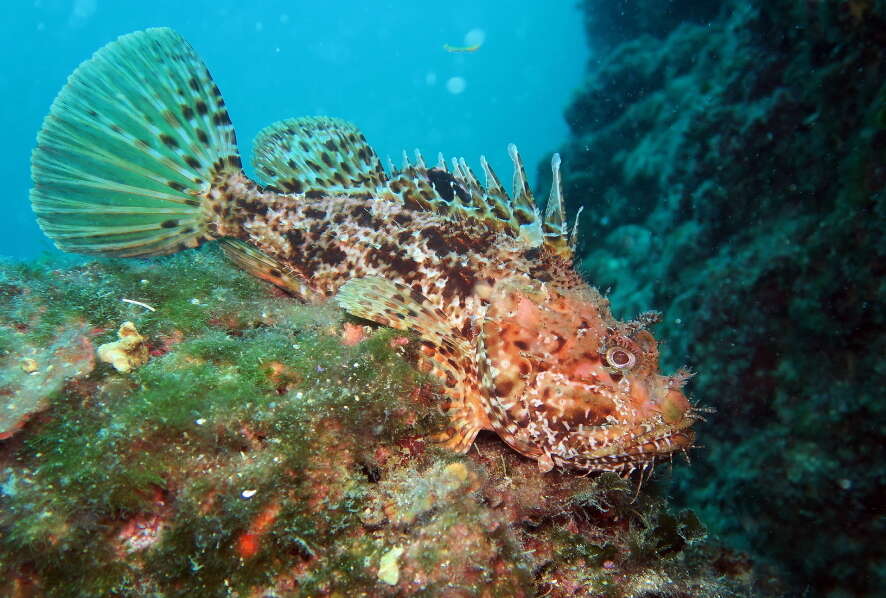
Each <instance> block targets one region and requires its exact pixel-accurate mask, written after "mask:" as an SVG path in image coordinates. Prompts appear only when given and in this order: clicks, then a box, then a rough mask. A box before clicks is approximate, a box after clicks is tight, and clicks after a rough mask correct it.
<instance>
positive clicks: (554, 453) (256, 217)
mask: <svg viewBox="0 0 886 598" xmlns="http://www.w3.org/2000/svg"><path fill="white" fill-rule="evenodd" d="M214 190H215V191H216V193H217V195H218V200H217V201H215V202H211V203H210V204H209V205H215V206H217V207H216V208H215V212H216V213H215V215H214V217H213V219H212V220H211V222H212V223H213V224H212V227H211V230H209V231H208V233H209V235H211V236H227V237H235V238H239V239H242V240H244V241H247V242H249V243H250V244H252V245H254V246H255V247H257V248H258V249H260V250H261V251H262V252H264V253H265V254H267V255H269V256H271V257H272V258H274V259H275V260H277V261H279V263H281V264H283V265H285V267H286V269H287V271H288V273H289V274H290V275H292V276H296V277H299V278H301V279H303V283H304V287H305V289H306V291H305V292H303V293H300V294H301V296H302V297H301V298H302V299H304V300H307V301H321V300H323V299H324V298H327V297H333V296H334V295H335V294H336V293H337V292H338V290H339V289H340V288H341V286H342V285H343V284H345V283H346V282H347V281H349V280H352V279H359V278H364V277H378V278H383V279H386V280H388V281H391V282H393V283H396V284H398V285H402V286H403V288H404V289H405V290H406V292H407V293H409V292H411V295H412V296H414V297H415V298H417V299H418V300H419V301H421V302H423V303H424V304H425V306H430V307H432V308H434V310H436V312H437V313H436V314H434V315H433V316H432V317H434V318H436V319H437V320H438V325H439V326H442V327H443V333H444V334H448V335H450V336H451V337H452V338H453V339H458V343H457V348H456V349H453V350H452V351H451V352H449V353H446V352H445V351H444V352H443V353H441V347H440V343H437V342H431V339H429V338H428V337H429V335H422V336H423V338H425V339H426V341H428V342H426V344H425V347H424V350H423V354H424V357H425V358H426V359H425V362H424V367H425V368H426V369H429V370H432V371H433V372H434V373H436V374H437V375H438V376H439V377H440V378H441V379H442V380H443V381H444V383H445V385H446V387H447V390H448V394H449V399H450V400H448V401H447V402H446V403H445V404H444V408H445V409H446V410H447V411H448V413H449V415H450V418H451V419H452V420H453V426H452V428H450V429H449V430H448V431H447V433H446V434H444V435H443V436H442V437H441V440H443V441H445V442H446V443H447V444H448V445H449V446H450V447H451V448H453V449H455V450H460V451H465V450H467V448H469V447H470V445H471V443H472V442H473V439H474V437H475V436H476V433H477V432H478V431H479V430H480V429H492V430H495V431H496V433H498V435H499V436H501V437H502V439H503V440H504V441H505V442H507V443H508V444H509V445H510V446H512V447H513V448H514V449H515V450H517V451H519V452H520V453H522V454H524V455H526V456H529V457H532V458H533V459H536V460H537V461H538V462H539V467H540V468H542V469H543V470H548V469H550V468H552V467H553V466H563V467H571V468H576V469H580V470H588V471H597V470H615V471H631V470H633V469H635V468H640V467H644V466H646V465H648V464H651V463H652V462H653V461H654V459H655V458H656V457H666V456H669V455H670V454H671V453H672V452H674V451H677V450H682V449H685V448H687V447H689V446H691V445H692V442H693V438H694V436H693V433H692V432H691V431H690V430H689V429H688V428H689V427H690V426H691V425H692V424H693V423H694V421H695V420H696V419H697V418H698V415H697V412H696V411H695V410H694V409H693V408H691V407H690V405H689V403H688V401H687V400H686V398H685V397H684V395H683V394H682V392H681V391H680V388H681V386H682V385H683V383H684V380H685V375H682V374H678V375H677V376H674V377H665V376H661V375H659V374H658V353H657V349H656V345H655V340H654V339H653V337H652V335H651V334H649V332H647V331H646V330H644V329H643V325H644V324H643V323H633V324H631V325H625V324H621V323H619V322H617V321H615V320H614V319H613V318H612V316H611V314H610V312H609V307H608V302H607V301H606V300H605V299H604V298H603V297H601V296H600V294H599V293H598V292H597V291H596V290H595V289H593V288H592V287H590V286H589V285H587V284H586V283H585V282H584V281H583V280H582V279H581V278H580V276H579V275H578V274H577V273H575V271H574V270H573V268H572V266H571V263H570V260H569V259H568V258H567V257H566V256H562V255H559V254H558V253H557V252H555V251H552V250H551V249H549V248H548V247H546V246H545V245H542V246H541V247H538V248H528V249H527V247H526V246H525V244H524V243H523V242H522V241H521V240H520V239H519V238H517V236H516V234H515V233H514V231H513V229H512V228H508V227H502V226H496V225H494V224H493V223H489V222H486V221H482V220H479V219H475V218H452V217H449V216H445V215H441V214H440V213H438V212H437V211H427V210H422V209H420V208H419V206H417V205H410V204H409V202H404V201H402V199H401V198H400V197H399V196H397V195H395V194H393V193H391V192H390V191H389V190H387V189H379V190H378V191H377V193H376V194H374V195H375V197H371V198H367V197H364V196H337V197H320V198H313V199H310V198H305V197H304V196H301V197H293V196H290V195H285V194H281V193H278V192H276V191H269V190H265V189H262V188H261V187H260V186H259V185H257V184H255V183H253V182H252V181H250V180H249V179H247V178H246V177H245V176H243V175H242V174H236V175H233V176H232V177H231V178H230V179H228V180H226V181H224V182H221V183H220V184H217V185H215V186H214ZM268 278H269V279H271V278H272V277H268ZM296 294H299V293H296ZM367 315H368V316H369V317H370V318H371V319H373V320H375V321H378V322H380V323H382V324H384V325H388V326H393V327H396V328H403V329H410V328H412V329H414V330H416V331H417V332H419V334H422V333H423V332H425V330H426V328H427V326H426V325H420V324H419V325H413V324H414V322H411V321H410V318H409V317H408V315H406V316H404V315H403V313H402V311H401V310H399V309H395V310H392V311H391V312H390V313H387V314H384V313H381V312H379V311H378V310H374V311H372V312H371V313H370V314H367ZM610 347H623V348H625V349H627V350H628V351H629V352H630V353H631V354H632V355H634V356H635V358H636V360H637V362H636V363H635V364H634V365H633V366H632V367H631V368H629V369H620V368H618V367H616V366H614V365H613V364H610V363H608V362H607V360H606V356H605V355H606V351H607V350H608V349H609V348H610ZM457 353H463V354H461V355H458V354H457Z"/></svg>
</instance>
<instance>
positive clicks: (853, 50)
mask: <svg viewBox="0 0 886 598" xmlns="http://www.w3.org/2000/svg"><path fill="white" fill-rule="evenodd" d="M696 4H698V3H696V2H676V3H660V2H630V3H627V2H612V3H607V2H592V1H590V0H589V1H587V2H585V4H584V7H585V10H586V15H587V19H588V22H589V27H592V26H595V27H596V26H603V25H605V26H606V29H607V33H606V34H605V36H604V37H603V38H601V40H602V41H601V40H597V39H593V38H592V39H590V40H589V43H590V44H591V45H592V46H594V45H595V44H599V43H605V44H606V50H605V51H601V52H599V53H598V56H599V58H598V59H597V60H595V61H593V62H591V64H590V65H589V70H588V73H587V77H586V80H585V82H584V84H583V85H582V88H581V89H580V91H579V93H578V94H577V96H576V98H575V100H574V102H573V103H572V105H571V106H570V107H569V108H568V109H567V111H566V118H567V121H568V123H569V125H570V127H571V130H572V134H571V137H570V140H569V142H568V143H567V144H566V146H565V147H564V148H562V149H561V150H560V153H561V154H562V155H563V157H564V165H565V166H564V172H565V178H564V185H565V196H566V197H567V198H570V197H571V198H580V197H582V195H584V196H587V195H588V194H593V195H596V197H597V198H598V199H597V200H596V201H585V202H584V204H585V212H584V216H583V230H582V231H581V235H580V238H582V239H586V243H585V244H584V245H580V247H579V253H581V254H582V270H583V271H584V272H585V273H586V274H587V276H588V277H589V278H590V279H591V280H594V281H595V283H596V284H597V285H599V286H600V288H606V287H610V289H611V291H610V295H609V296H610V298H611V299H612V305H613V306H616V309H624V310H625V312H624V313H619V314H618V315H619V317H630V316H631V315H633V314H635V313H638V312H641V311H645V310H648V309H650V308H653V307H656V308H658V309H663V311H664V312H665V317H664V319H663V323H662V324H660V325H659V326H660V328H662V330H661V331H660V337H661V338H667V339H668V341H669V342H668V344H667V346H666V347H663V351H662V352H663V359H664V363H669V364H670V366H671V367H675V366H679V365H683V364H682V363H679V362H673V361H672V360H673V359H674V356H681V358H686V356H688V364H687V365H689V367H690V368H691V369H692V370H694V371H695V370H697V371H698V375H697V376H695V377H694V378H693V379H692V381H691V382H690V383H689V385H688V390H689V392H690V393H691V394H692V395H693V396H694V397H695V398H697V399H698V400H700V401H702V402H703V403H704V404H705V405H710V406H712V407H714V408H716V409H717V412H716V413H714V414H711V415H710V416H709V417H708V422H707V423H706V424H701V426H700V427H701V430H700V433H699V437H700V438H703V439H704V441H703V442H702V444H703V445H704V448H701V449H699V450H696V451H693V452H692V458H693V466H692V467H691V468H680V470H675V475H674V480H675V484H674V485H673V488H672V492H675V493H676V500H678V501H680V502H681V503H683V504H687V505H691V506H692V507H693V508H694V509H696V510H697V511H698V512H699V513H700V515H701V516H702V519H703V520H704V521H705V523H706V524H707V525H708V526H709V527H710V528H711V530H712V532H714V533H716V534H719V535H720V536H721V537H722V538H724V539H725V541H727V542H728V543H730V544H731V545H732V546H734V547H738V548H741V549H750V550H751V551H752V553H754V554H756V555H757V557H756V560H757V561H758V562H759V560H760V559H766V560H769V561H770V562H772V563H774V564H776V565H777V566H778V567H780V568H782V570H783V571H786V572H788V573H789V575H790V576H792V578H793V580H794V582H795V583H796V584H797V585H796V588H795V591H796V592H797V593H800V592H804V591H807V588H814V589H812V590H810V591H812V593H813V594H814V595H826V594H828V593H829V592H835V593H836V595H841V596H865V595H871V593H873V592H876V591H879V590H880V588H882V587H884V586H886V577H884V571H886V566H884V563H886V546H884V545H883V543H882V542H879V538H880V536H881V535H882V533H884V532H886V527H884V525H886V523H884V520H883V518H882V517H881V516H879V515H878V514H877V513H878V512H879V510H878V509H877V508H872V505H879V504H882V502H883V491H882V483H881V481H880V480H882V479H883V477H884V476H886V448H884V447H886V444H884V443H883V435H882V429H883V422H884V420H886V404H884V402H883V401H882V389H883V388H884V387H886V369H884V366H883V360H882V359H875V358H873V356H880V355H883V354H884V352H886V316H884V312H883V309H882V305H878V304H877V302H876V301H875V300H874V298H875V297H878V296H881V295H882V280H883V266H882V265H883V264H884V263H886V253H884V247H886V246H884V244H883V243H882V241H881V239H882V238H883V236H884V225H883V223H884V222H886V211H884V207H886V201H884V199H886V197H884V194H886V158H884V157H886V109H884V106H886V83H884V82H886V37H884V32H886V4H884V3H883V2H880V1H878V2H861V1H860V2H815V3H810V2H791V1H787V0H778V1H774V2H769V1H767V2H761V1H753V2H737V1H736V2H726V3H701V4H700V6H701V7H702V10H701V11H700V13H699V14H700V15H703V18H702V19H697V18H696V17H691V18H686V15H687V14H688V11H690V10H691V8H692V7H693V6H695V5H696ZM714 5H719V6H717V7H716V9H715V7H714ZM705 7H706V8H705ZM708 9H711V10H715V13H716V14H717V16H716V18H712V17H713V15H711V13H710V12H709V11H708ZM655 11H658V13H656V12H655ZM661 11H673V14H674V15H675V17H676V18H663V19H658V20H657V21H655V22H654V23H650V22H649V18H648V17H649V15H655V14H659V15H660V13H661ZM706 11H707V14H706V16H705V13H706ZM601 15H602V16H601ZM708 19H710V22H704V21H706V20H708ZM699 21H702V22H701V23H699ZM594 23H597V24H598V25H594ZM589 30H590V29H589ZM593 31H595V32H597V31H598V29H594V30H593ZM572 208H573V210H574V209H575V208H577V206H572ZM639 231H648V233H649V235H648V237H647V236H646V235H645V234H640V233H639ZM657 336H658V335H657ZM822 537H827V538H829V541H828V542H821V538H822ZM798 546H802V547H804V549H803V550H799V551H798V550H797V547H798Z"/></svg>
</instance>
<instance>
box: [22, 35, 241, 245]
mask: <svg viewBox="0 0 886 598" xmlns="http://www.w3.org/2000/svg"><path fill="white" fill-rule="evenodd" d="M239 172H240V157H239V155H238V152H237V144H236V139H235V135H234V129H233V126H232V125H231V120H230V118H229V117H228V112H227V110H226V109H225V103H224V100H223V99H222V97H221V94H220V92H219V90H218V87H216V85H215V83H213V81H212V77H211V76H210V74H209V71H208V70H207V69H206V67H205V66H204V64H203V62H202V61H201V60H200V58H199V57H198V56H197V54H196V53H195V52H194V50H193V48H191V46H190V45H189V44H188V42H186V41H185V40H184V39H183V38H182V37H181V36H180V35H179V34H178V33H176V32H174V31H172V30H171V29H165V28H163V29H148V30H145V31H139V32H136V33H130V34H128V35H124V36H122V37H120V38H119V39H117V40H116V41H114V42H111V43H110V44H108V45H106V46H105V47H103V48H101V49H100V50H98V51H97V52H96V53H95V55H94V56H93V57H92V58H90V59H89V60H87V61H86V62H84V63H83V64H81V65H80V66H79V67H78V68H77V70H76V71H74V73H73V74H72V75H71V76H70V77H69V78H68V82H67V84H66V85H65V86H64V87H63V88H62V90H61V91H60V92H59V94H58V96H57V97H56V98H55V101H54V102H53V104H52V108H51V109H50V112H49V115H48V116H47V117H46V119H45V120H44V121H43V126H42V128H41V129H40V132H39V134H38V136H37V147H36V148H35V149H34V152H33V154H32V156H31V176H32V178H33V180H34V187H33V189H32V190H31V205H32V207H33V208H34V211H35V212H36V214H37V220H38V222H39V224H40V226H41V228H42V229H43V231H44V232H45V233H46V234H47V235H48V236H49V237H50V238H52V240H53V241H55V244H56V245H57V246H58V247H59V249H62V250H63V251H72V252H76V253H87V254H102V255H113V256H144V255H157V254H163V253H171V252H173V251H177V250H179V249H182V248H183V247H193V246H196V245H198V244H199V243H200V242H201V241H203V240H205V239H207V238H209V237H210V233H209V232H208V223H207V222H206V221H205V219H204V217H203V214H204V210H203V209H202V207H201V206H202V203H203V201H204V200H205V197H206V194H207V193H208V190H209V187H210V184H211V182H212V181H213V180H214V179H216V178H217V177H221V176H224V175H225V174H229V173H239Z"/></svg>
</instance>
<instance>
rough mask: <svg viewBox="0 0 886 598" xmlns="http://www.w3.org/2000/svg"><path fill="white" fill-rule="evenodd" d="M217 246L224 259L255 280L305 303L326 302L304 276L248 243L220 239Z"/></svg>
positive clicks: (323, 296)
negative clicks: (273, 286)
mask: <svg viewBox="0 0 886 598" xmlns="http://www.w3.org/2000/svg"><path fill="white" fill-rule="evenodd" d="M219 246H220V247H221V249H222V251H223V252H224V254H225V257H227V258H228V259H229V260H231V261H232V262H234V263H235V264H236V265H237V266H239V267H240V268H243V269H244V270H246V271H247V272H249V273H250V274H252V275H253V276H255V277H256V278H261V279H262V280H266V281H268V282H270V283H271V284H274V285H277V286H278V287H280V288H281V289H284V290H286V291H288V292H289V293H291V294H292V295H295V296H296V297H298V298H299V299H301V300H302V301H304V302H305V303H313V304H319V303H322V302H323V301H325V300H326V295H324V294H322V293H319V292H317V291H315V290H314V289H313V287H311V285H310V283H309V282H308V278H307V277H306V276H305V275H304V274H302V273H301V272H298V271H296V270H295V269H293V267H292V266H291V265H289V264H286V263H284V262H281V261H279V260H276V259H274V258H273V257H271V256H269V255H268V254H266V253H265V252H263V251H260V250H258V249H256V248H255V247H254V246H252V245H250V244H249V243H246V242H244V241H239V240H237V239H222V240H221V241H219Z"/></svg>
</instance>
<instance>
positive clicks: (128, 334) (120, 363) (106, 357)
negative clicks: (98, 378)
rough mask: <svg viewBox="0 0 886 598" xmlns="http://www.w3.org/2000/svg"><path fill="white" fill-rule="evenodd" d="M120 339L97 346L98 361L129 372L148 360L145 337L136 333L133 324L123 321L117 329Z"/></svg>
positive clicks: (120, 370)
mask: <svg viewBox="0 0 886 598" xmlns="http://www.w3.org/2000/svg"><path fill="white" fill-rule="evenodd" d="M117 336H118V337H119V338H120V340H118V341H115V342H113V343H105V344H104V345H100V346H99V348H98V358H99V361H104V362H105V363H110V364H111V365H112V366H114V367H115V368H116V369H117V371H118V372H123V373H124V374H125V373H127V372H131V371H132V370H134V369H135V368H137V367H140V366H143V365H144V364H146V363H147V362H148V346H147V345H146V344H145V337H143V336H142V335H140V334H139V333H138V330H136V328H135V324H133V323H132V322H123V324H122V325H121V326H120V330H118V331H117Z"/></svg>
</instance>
